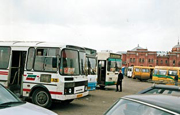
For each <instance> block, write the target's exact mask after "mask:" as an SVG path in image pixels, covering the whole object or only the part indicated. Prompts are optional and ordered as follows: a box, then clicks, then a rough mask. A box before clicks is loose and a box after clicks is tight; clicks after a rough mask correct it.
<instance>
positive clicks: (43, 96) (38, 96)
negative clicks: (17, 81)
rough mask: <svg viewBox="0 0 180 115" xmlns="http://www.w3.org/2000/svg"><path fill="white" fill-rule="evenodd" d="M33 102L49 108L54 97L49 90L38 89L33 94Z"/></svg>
mask: <svg viewBox="0 0 180 115" xmlns="http://www.w3.org/2000/svg"><path fill="white" fill-rule="evenodd" d="M32 102H33V103H34V104H36V105H39V106H41V107H45V108H49V107H50V106H51V104H52V99H51V96H50V94H49V93H48V92H47V91H45V90H43V89H36V90H35V91H34V92H33V94H32Z"/></svg>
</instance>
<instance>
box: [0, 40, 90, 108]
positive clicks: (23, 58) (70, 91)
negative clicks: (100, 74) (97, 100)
mask: <svg viewBox="0 0 180 115" xmlns="http://www.w3.org/2000/svg"><path fill="white" fill-rule="evenodd" d="M83 53H84V55H82V54H83ZM85 55H86V54H85V51H84V48H81V47H79V46H73V45H60V44H58V43H56V44H55V43H54V44H53V43H46V42H23V41H9V42H8V41H7V42H2V41H1V42H0V84H3V85H4V86H5V87H7V88H9V89H10V90H11V91H12V92H14V93H15V94H16V95H18V96H21V97H24V98H29V99H32V102H33V103H35V104H37V105H39V106H42V107H46V108H48V107H50V106H51V104H52V102H53V101H54V100H58V101H61V102H62V103H70V102H72V101H73V100H74V99H76V98H80V97H84V96H86V95H88V93H89V92H88V90H87V84H88V79H87V77H86V76H84V75H82V73H83V72H84V67H85V58H86V57H85Z"/></svg>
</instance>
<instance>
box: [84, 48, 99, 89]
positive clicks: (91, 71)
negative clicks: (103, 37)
mask: <svg viewBox="0 0 180 115" xmlns="http://www.w3.org/2000/svg"><path fill="white" fill-rule="evenodd" d="M85 50H86V68H87V78H88V90H89V91H92V90H96V86H97V71H96V70H97V56H96V55H97V51H96V50H94V49H90V48H85Z"/></svg>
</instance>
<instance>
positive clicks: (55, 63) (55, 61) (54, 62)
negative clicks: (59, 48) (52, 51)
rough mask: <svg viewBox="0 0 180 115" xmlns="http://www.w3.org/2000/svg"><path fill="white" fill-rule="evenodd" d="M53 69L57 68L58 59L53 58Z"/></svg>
mask: <svg viewBox="0 0 180 115" xmlns="http://www.w3.org/2000/svg"><path fill="white" fill-rule="evenodd" d="M52 67H53V68H57V58H52Z"/></svg>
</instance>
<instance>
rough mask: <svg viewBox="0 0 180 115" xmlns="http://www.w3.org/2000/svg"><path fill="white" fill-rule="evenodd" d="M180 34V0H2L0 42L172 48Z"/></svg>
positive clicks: (114, 49) (0, 7) (108, 48)
mask: <svg viewBox="0 0 180 115" xmlns="http://www.w3.org/2000/svg"><path fill="white" fill-rule="evenodd" d="M178 37H180V0H0V41H6V40H8V41H16V40H18V41H51V42H63V43H67V44H73V45H80V46H85V47H89V48H94V49H96V50H98V51H101V50H112V51H113V52H117V51H127V50H131V49H133V48H134V47H136V46H137V45H138V44H139V45H140V46H141V47H143V48H148V50H150V51H170V50H171V49H172V47H173V46H175V45H176V44H177V42H178Z"/></svg>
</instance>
